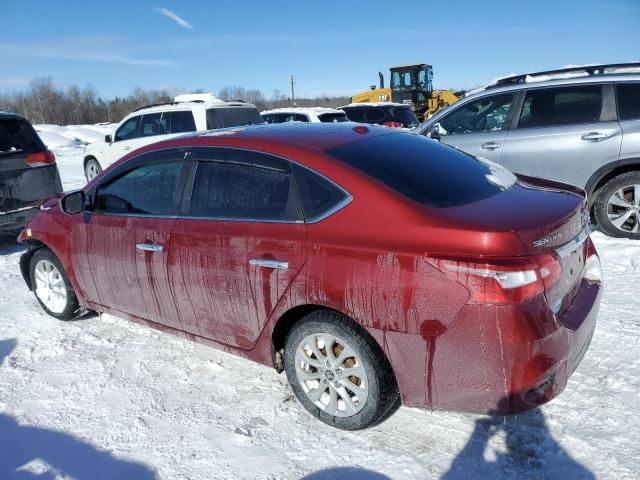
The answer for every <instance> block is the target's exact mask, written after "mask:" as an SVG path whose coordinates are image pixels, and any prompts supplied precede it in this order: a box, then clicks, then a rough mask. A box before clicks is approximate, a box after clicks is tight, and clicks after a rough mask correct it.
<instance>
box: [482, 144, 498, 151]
mask: <svg viewBox="0 0 640 480" xmlns="http://www.w3.org/2000/svg"><path fill="white" fill-rule="evenodd" d="M501 146H502V145H500V144H499V143H496V142H487V143H483V144H482V145H480V148H481V149H483V150H495V149H496V148H500V147H501Z"/></svg>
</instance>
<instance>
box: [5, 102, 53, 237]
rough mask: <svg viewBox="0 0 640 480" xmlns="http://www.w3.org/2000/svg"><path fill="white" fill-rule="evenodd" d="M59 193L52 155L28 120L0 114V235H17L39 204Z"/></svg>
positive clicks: (9, 114) (10, 114) (35, 211)
mask: <svg viewBox="0 0 640 480" xmlns="http://www.w3.org/2000/svg"><path fill="white" fill-rule="evenodd" d="M60 192H62V184H61V182H60V174H59V173H58V168H57V166H56V159H55V156H54V155H53V153H52V152H50V151H49V150H47V147H46V146H45V145H44V143H42V140H41V139H40V137H39V136H38V134H37V133H36V131H35V130H34V129H33V127H32V126H31V124H30V123H29V122H28V121H27V120H25V119H24V118H22V117H19V116H18V115H14V114H12V113H6V112H0V234H6V233H9V234H13V233H17V232H18V231H19V230H20V229H22V228H23V227H24V226H25V225H26V223H27V222H28V221H29V219H31V217H33V216H34V215H35V214H36V213H37V211H38V207H37V205H38V204H39V202H40V201H42V200H44V199H45V198H47V197H49V196H51V195H55V194H57V193H60Z"/></svg>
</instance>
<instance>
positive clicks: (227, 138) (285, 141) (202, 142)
mask: <svg viewBox="0 0 640 480" xmlns="http://www.w3.org/2000/svg"><path fill="white" fill-rule="evenodd" d="M390 134H405V135H406V134H407V133H406V132H398V131H395V130H393V129H390V128H386V127H382V126H379V125H369V124H359V123H354V122H338V123H302V122H287V123H274V124H261V125H250V126H245V127H232V128H221V129H217V130H207V131H204V132H195V133H192V134H188V135H183V136H180V137H177V138H174V139H170V140H165V141H162V142H158V143H156V144H153V147H154V148H149V149H147V148H145V149H144V150H145V151H150V150H157V149H162V148H172V147H184V146H227V147H236V148H248V149H252V148H255V149H257V150H261V149H268V148H269V147H270V146H271V147H275V148H278V147H293V148H296V149H304V150H315V151H325V150H329V149H331V148H334V147H338V146H340V145H344V144H346V143H351V142H355V141H359V140H364V139H367V138H374V137H377V136H381V135H390Z"/></svg>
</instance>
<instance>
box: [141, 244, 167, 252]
mask: <svg viewBox="0 0 640 480" xmlns="http://www.w3.org/2000/svg"><path fill="white" fill-rule="evenodd" d="M136 248H137V249H138V250H142V251H143V252H161V251H162V245H154V244H152V243H136Z"/></svg>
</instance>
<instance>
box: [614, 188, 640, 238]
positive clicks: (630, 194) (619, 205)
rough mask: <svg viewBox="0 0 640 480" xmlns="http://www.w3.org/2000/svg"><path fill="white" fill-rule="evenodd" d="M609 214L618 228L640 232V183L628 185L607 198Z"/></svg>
mask: <svg viewBox="0 0 640 480" xmlns="http://www.w3.org/2000/svg"><path fill="white" fill-rule="evenodd" d="M607 216H608V217H609V221H610V222H611V223H612V224H613V226H614V227H616V228H617V229H618V230H620V231H622V232H625V233H640V185H639V184H634V185H627V186H625V187H622V188H620V189H618V190H616V192H614V193H613V195H611V196H610V197H609V199H608V200H607Z"/></svg>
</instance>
